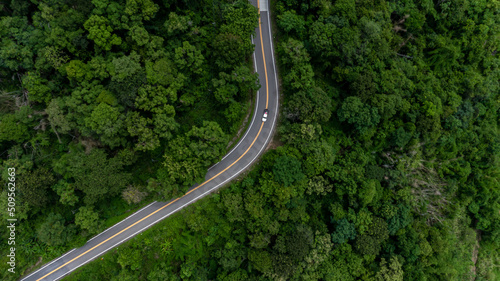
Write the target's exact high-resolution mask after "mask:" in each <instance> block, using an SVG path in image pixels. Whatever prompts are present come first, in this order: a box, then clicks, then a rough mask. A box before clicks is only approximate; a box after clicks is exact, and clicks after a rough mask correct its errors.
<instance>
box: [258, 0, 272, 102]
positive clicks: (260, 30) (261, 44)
mask: <svg viewBox="0 0 500 281" xmlns="http://www.w3.org/2000/svg"><path fill="white" fill-rule="evenodd" d="M259 2H260V0H257V9H259V35H260V46H261V47H262V61H263V62H264V76H265V77H266V108H267V106H268V105H269V86H268V83H267V67H266V54H265V53H264V43H262V26H261V23H260V4H259ZM268 24H269V23H268Z"/></svg>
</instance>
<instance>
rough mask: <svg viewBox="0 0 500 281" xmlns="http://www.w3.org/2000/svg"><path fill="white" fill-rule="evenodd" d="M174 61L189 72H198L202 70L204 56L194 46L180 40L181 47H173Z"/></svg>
mask: <svg viewBox="0 0 500 281" xmlns="http://www.w3.org/2000/svg"><path fill="white" fill-rule="evenodd" d="M174 57H175V63H176V65H177V66H178V67H179V69H181V70H183V71H185V72H187V73H190V72H193V73H196V74H200V73H201V71H202V68H201V65H202V64H203V61H204V59H205V58H204V57H203V55H202V54H201V51H200V50H198V49H197V48H196V47H195V46H192V45H191V44H189V42H188V41H184V42H182V47H178V48H176V49H175V56H174Z"/></svg>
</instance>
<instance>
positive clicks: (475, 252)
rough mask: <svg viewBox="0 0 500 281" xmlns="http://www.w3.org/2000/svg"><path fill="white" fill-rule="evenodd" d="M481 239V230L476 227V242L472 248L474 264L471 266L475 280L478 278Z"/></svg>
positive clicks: (472, 277) (472, 276)
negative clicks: (477, 263)
mask: <svg viewBox="0 0 500 281" xmlns="http://www.w3.org/2000/svg"><path fill="white" fill-rule="evenodd" d="M479 241H481V230H479V229H476V244H475V245H474V248H473V249H472V263H474V265H473V266H472V267H471V272H472V275H471V278H470V279H471V280H472V281H474V280H476V262H477V255H478V253H479V247H480V246H479Z"/></svg>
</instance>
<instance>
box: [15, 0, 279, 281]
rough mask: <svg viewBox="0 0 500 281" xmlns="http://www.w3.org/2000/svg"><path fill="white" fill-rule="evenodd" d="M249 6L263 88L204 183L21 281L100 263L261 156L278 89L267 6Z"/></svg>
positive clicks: (263, 0) (271, 125)
mask: <svg viewBox="0 0 500 281" xmlns="http://www.w3.org/2000/svg"><path fill="white" fill-rule="evenodd" d="M257 1H259V3H257ZM251 2H252V4H253V5H255V6H259V8H260V15H261V16H260V23H259V28H257V29H256V31H255V34H256V35H255V37H254V38H253V41H254V44H255V53H254V63H255V68H256V71H257V73H258V74H259V80H260V84H261V86H262V87H261V88H260V90H259V91H258V93H257V97H256V103H255V106H256V109H255V114H254V116H253V118H252V120H251V121H250V122H251V123H250V126H249V128H248V130H247V131H246V132H245V134H244V136H243V138H242V139H241V140H240V142H239V143H238V144H237V145H236V146H235V147H234V149H233V150H232V151H230V152H229V153H228V154H227V155H226V156H225V157H224V158H222V160H221V161H220V162H219V163H217V164H216V165H214V166H212V167H211V168H210V169H209V171H208V173H207V175H206V177H205V182H203V183H201V184H199V185H195V186H193V187H192V188H191V189H190V190H189V191H188V192H187V193H186V194H185V195H184V196H183V197H180V198H177V199H174V200H172V201H170V202H153V203H151V204H150V205H148V206H146V207H144V208H143V209H141V210H139V211H137V212H136V213H134V214H132V215H130V216H129V217H127V218H126V219H124V220H123V221H121V222H119V223H117V224H116V225H114V226H112V227H110V228H108V229H107V230H105V231H104V232H102V233H100V234H99V235H97V236H95V237H94V238H92V239H90V240H89V241H88V242H87V243H86V244H85V245H84V246H82V247H80V248H77V249H73V250H71V251H69V252H67V253H66V254H65V255H63V256H61V257H60V258H57V259H55V260H54V261H52V262H50V263H48V264H46V265H44V266H42V267H41V268H40V269H38V270H37V271H35V272H33V273H32V274H30V275H28V276H26V277H24V278H22V279H21V280H23V281H24V280H26V281H28V280H29V281H39V280H44V281H48V280H59V279H61V278H62V277H63V276H65V275H67V274H69V273H71V272H72V271H74V270H75V269H77V268H79V267H81V266H82V265H84V264H86V263H88V262H90V261H92V260H94V259H97V258H100V257H101V256H102V255H103V254H104V253H105V252H107V251H108V250H110V249H112V248H114V247H116V246H117V245H119V244H121V243H123V242H125V241H127V240H128V239H130V238H131V237H133V236H135V235H138V234H140V233H141V232H142V231H144V230H145V229H147V228H149V227H151V226H152V225H154V224H155V223H157V222H159V221H161V220H162V219H164V218H166V217H168V216H170V215H171V214H173V213H175V212H177V211H179V210H180V209H182V208H184V207H185V206H187V205H189V204H191V203H193V202H195V201H196V200H198V199H200V198H202V197H204V196H206V195H208V194H210V193H211V192H213V191H214V190H216V189H217V188H219V187H221V186H223V185H224V184H226V183H228V182H229V181H230V180H231V179H233V178H235V177H236V176H237V175H238V174H240V173H241V172H243V171H244V170H245V169H246V168H248V167H249V166H250V165H251V164H252V163H253V162H254V161H255V160H256V159H257V158H258V156H259V155H260V154H261V153H262V152H263V151H264V149H265V147H266V146H267V145H268V143H269V141H270V139H271V135H272V132H273V130H274V127H275V125H276V117H277V111H278V84H277V77H276V67H275V62H274V54H273V48H272V39H271V28H270V17H269V14H268V10H269V9H268V1H267V0H251ZM266 108H268V109H269V116H268V119H267V121H266V122H262V114H263V112H264V109H266Z"/></svg>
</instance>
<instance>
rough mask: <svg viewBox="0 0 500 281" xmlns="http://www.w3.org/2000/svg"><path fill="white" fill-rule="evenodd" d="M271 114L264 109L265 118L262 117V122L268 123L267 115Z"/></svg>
mask: <svg viewBox="0 0 500 281" xmlns="http://www.w3.org/2000/svg"><path fill="white" fill-rule="evenodd" d="M268 113H269V111H268V110H267V109H264V116H262V122H266V121H267V114H268Z"/></svg>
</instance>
